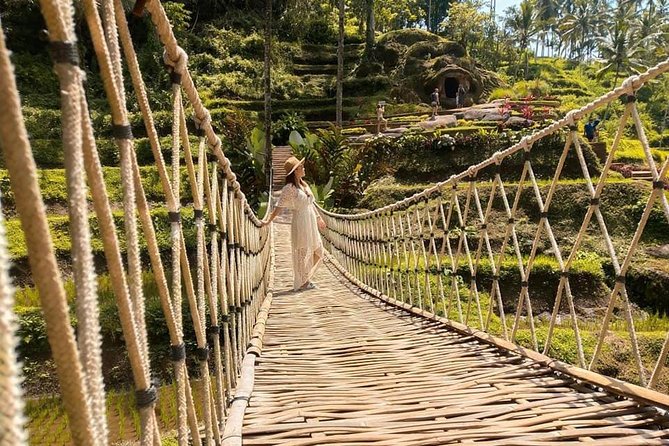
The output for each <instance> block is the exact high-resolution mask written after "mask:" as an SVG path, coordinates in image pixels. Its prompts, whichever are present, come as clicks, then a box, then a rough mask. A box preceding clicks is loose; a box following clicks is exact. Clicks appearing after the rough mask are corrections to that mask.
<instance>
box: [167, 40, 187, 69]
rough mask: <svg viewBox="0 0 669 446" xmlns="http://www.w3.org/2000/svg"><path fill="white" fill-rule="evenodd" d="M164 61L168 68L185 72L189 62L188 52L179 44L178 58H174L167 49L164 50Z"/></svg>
mask: <svg viewBox="0 0 669 446" xmlns="http://www.w3.org/2000/svg"><path fill="white" fill-rule="evenodd" d="M163 63H164V64H165V65H166V66H167V68H168V70H170V71H173V72H175V73H177V74H184V73H185V72H186V65H187V64H188V54H186V51H184V49H183V48H181V47H180V46H177V57H176V59H172V58H170V56H169V54H167V50H165V51H163Z"/></svg>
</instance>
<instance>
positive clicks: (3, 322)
mask: <svg viewBox="0 0 669 446" xmlns="http://www.w3.org/2000/svg"><path fill="white" fill-rule="evenodd" d="M5 54H6V49H5V46H4V33H3V32H2V30H1V27H0V72H2V71H3V68H4V64H3V61H2V59H3V57H4V56H5ZM2 81H4V78H3V77H1V76H0V82H2ZM0 90H1V89H0ZM3 111H4V110H3V109H2V106H0V112H3ZM1 144H2V134H0V145H1ZM0 198H1V197H0ZM9 262H10V258H9V253H8V252H7V238H6V233H5V219H4V214H3V213H2V203H0V401H2V405H0V431H1V432H2V441H3V442H4V443H6V444H7V445H23V444H27V443H28V435H27V433H26V431H25V418H24V415H23V411H24V404H23V399H22V396H23V391H22V389H21V380H22V377H21V368H20V367H19V364H20V363H19V358H18V350H17V349H18V346H19V342H18V341H19V340H18V337H17V336H16V331H17V327H18V324H17V321H16V319H17V318H16V315H15V314H14V286H13V285H12V281H11V278H10V277H9Z"/></svg>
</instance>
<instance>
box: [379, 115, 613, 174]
mask: <svg viewBox="0 0 669 446" xmlns="http://www.w3.org/2000/svg"><path fill="white" fill-rule="evenodd" d="M476 130H477V131H476V132H474V131H473V130H468V131H467V132H462V131H460V132H457V131H456V132H455V134H451V133H453V130H451V129H446V130H444V131H437V132H436V133H435V134H431V133H416V132H410V133H405V134H404V135H402V136H401V137H400V138H397V139H394V140H393V139H391V138H385V140H384V141H385V144H386V145H388V146H389V149H388V150H389V151H390V152H391V153H395V154H396V155H395V156H394V157H393V159H392V161H391V162H392V166H393V168H394V169H395V177H396V178H398V179H399V180H401V181H405V182H414V181H415V182H425V181H442V180H445V179H447V178H448V177H449V176H451V175H454V174H458V173H461V172H464V171H465V170H467V169H468V168H469V167H470V166H472V165H475V164H478V163H480V162H481V161H484V160H486V159H488V158H490V157H491V156H492V155H494V154H495V153H496V152H498V151H501V150H504V149H506V148H508V147H510V146H511V145H513V144H514V143H515V142H517V141H518V140H519V139H520V137H521V136H522V135H523V134H524V133H520V132H513V131H505V132H501V133H498V132H497V131H490V132H486V131H484V130H482V129H480V128H477V129H476ZM375 144H378V141H376V142H375ZM564 144H565V135H564V134H560V133H558V134H553V135H550V136H548V137H545V138H543V139H542V140H540V141H538V142H537V143H535V145H534V147H533V148H532V151H531V152H530V161H531V163H532V168H533V170H534V174H535V176H536V177H537V178H539V179H550V178H552V177H553V174H554V172H555V167H556V166H557V164H558V161H559V159H560V156H561V154H562V151H563V149H564ZM582 147H583V152H584V157H585V159H586V163H587V165H588V168H589V172H590V175H591V176H596V175H598V174H599V172H600V164H599V161H598V160H597V157H596V155H595V154H594V152H593V151H592V149H591V148H590V146H589V145H587V144H585V143H583V144H582ZM523 165H524V160H523V154H522V153H521V152H518V153H516V154H515V155H513V156H510V157H507V158H505V159H504V160H503V161H502V164H501V174H502V176H503V178H504V179H505V180H509V179H514V178H515V179H517V178H519V177H520V174H521V172H522V170H523ZM492 175H494V171H493V169H490V168H487V169H484V170H483V171H481V172H479V174H478V176H479V177H480V178H490V177H492ZM582 177H583V173H582V171H581V167H580V164H579V162H578V158H577V156H576V153H575V150H573V149H572V150H571V151H570V152H569V154H568V155H567V159H566V161H565V165H564V168H563V170H562V175H561V178H582Z"/></svg>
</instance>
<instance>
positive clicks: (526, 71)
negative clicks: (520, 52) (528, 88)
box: [525, 45, 530, 80]
mask: <svg viewBox="0 0 669 446" xmlns="http://www.w3.org/2000/svg"><path fill="white" fill-rule="evenodd" d="M529 48H530V46H529V45H525V80H527V76H528V75H529V74H530V55H529V52H530V50H529Z"/></svg>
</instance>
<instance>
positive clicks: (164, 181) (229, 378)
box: [0, 0, 273, 446]
mask: <svg viewBox="0 0 669 446" xmlns="http://www.w3.org/2000/svg"><path fill="white" fill-rule="evenodd" d="M146 6H147V9H148V10H149V11H150V13H151V17H152V20H153V21H154V23H155V24H156V25H157V28H158V30H159V34H160V37H161V39H162V40H163V43H164V44H165V46H166V51H165V55H164V59H165V63H166V65H167V66H168V67H169V71H170V79H171V83H172V94H173V107H172V114H173V125H172V166H171V169H168V167H167V165H166V163H165V161H164V159H163V157H162V152H161V148H160V143H159V139H158V133H157V131H156V128H155V125H154V122H153V118H152V111H151V109H150V106H149V101H148V96H147V92H146V88H145V84H144V81H143V79H142V74H141V71H140V69H139V65H138V63H137V56H136V53H135V50H134V47H133V43H132V40H131V38H130V32H129V29H128V24H127V21H126V17H125V11H124V9H123V5H122V2H121V1H120V0H103V1H102V2H100V4H98V3H97V2H95V1H93V0H84V2H83V7H84V8H83V9H84V15H85V18H86V22H87V24H88V27H89V30H90V34H91V40H92V42H93V47H94V49H95V53H96V56H97V59H98V65H99V66H100V71H101V77H102V80H103V85H104V89H105V93H106V95H107V99H108V101H109V103H110V106H111V112H112V122H113V134H114V139H115V141H116V144H117V146H118V149H119V153H120V155H121V156H120V159H121V163H120V164H121V180H122V192H123V211H124V215H125V216H126V218H124V219H123V222H124V228H123V232H124V235H125V245H126V250H125V257H126V258H125V261H124V258H123V257H124V255H123V252H122V251H121V249H120V246H121V245H120V243H119V238H118V235H117V228H116V226H115V224H114V221H113V218H112V212H111V203H110V202H109V196H108V194H107V191H106V189H105V183H104V178H103V173H102V168H101V164H100V159H99V156H98V151H97V147H96V145H95V135H94V131H93V127H92V124H91V119H90V114H89V110H88V105H87V102H86V99H85V88H84V84H83V74H82V72H81V70H80V68H79V66H78V64H79V62H78V56H77V54H76V36H75V35H74V26H73V19H72V14H73V11H74V9H73V7H72V4H70V3H67V2H65V3H63V2H56V1H55V0H44V1H43V2H42V3H41V8H42V11H43V13H44V15H45V19H46V23H47V27H48V31H49V38H50V48H51V50H52V56H53V58H54V65H55V67H56V73H57V74H58V76H59V80H60V83H61V95H62V104H63V106H62V116H63V135H64V142H63V144H64V147H65V151H66V154H65V160H66V162H65V170H66V174H67V184H68V197H69V201H68V204H69V206H68V210H69V212H70V226H71V233H72V240H73V241H72V244H73V248H72V258H73V261H74V265H73V266H74V277H73V280H74V283H75V295H76V302H77V319H78V326H77V331H78V335H77V340H78V344H79V345H78V346H77V343H76V342H75V337H74V333H73V331H72V329H71V323H70V317H69V314H68V307H67V301H66V296H65V290H64V286H63V279H62V278H61V274H60V271H59V270H58V266H57V263H56V258H55V254H54V250H53V246H52V242H51V236H50V234H49V230H48V226H47V219H46V212H45V206H44V203H43V201H42V199H41V195H40V191H39V187H38V183H37V169H36V165H35V162H34V159H33V158H32V152H31V149H30V144H29V141H28V137H27V132H26V130H25V125H24V123H23V119H22V116H21V107H20V102H19V97H18V91H17V88H16V83H15V80H14V77H13V72H12V67H11V63H10V61H9V52H8V50H7V48H6V46H5V43H4V34H3V35H1V36H0V37H2V38H1V39H0V86H1V87H2V92H3V95H2V98H0V145H1V146H2V150H3V153H4V155H5V163H6V166H7V169H8V171H9V176H10V182H11V187H12V190H13V192H14V194H15V197H16V200H17V202H16V210H17V213H18V215H19V217H20V220H21V223H22V227H23V229H24V232H25V237H26V245H27V247H28V251H29V261H30V264H31V270H32V274H33V279H34V282H35V285H36V288H37V290H38V292H39V294H40V298H41V301H42V309H43V312H44V315H45V319H46V324H47V334H48V340H49V343H50V345H51V348H52V352H53V355H54V360H55V362H56V364H57V372H58V377H59V382H60V386H61V392H62V397H63V403H64V406H65V410H66V413H67V415H68V417H69V419H70V423H69V426H70V430H71V438H72V441H73V442H74V444H81V445H104V444H108V442H109V432H108V428H107V425H106V423H107V421H106V420H107V419H106V407H105V393H104V385H103V381H102V374H101V352H100V344H101V339H100V329H99V322H98V317H99V312H98V308H97V296H96V295H97V290H96V285H95V276H94V273H93V264H92V255H91V252H92V250H91V246H90V238H91V237H90V228H89V227H88V225H89V223H88V205H87V202H86V182H87V183H88V187H89V188H90V192H91V198H92V203H93V209H94V211H95V214H96V216H97V220H98V224H99V228H100V234H101V238H102V244H103V248H104V254H105V257H106V260H107V268H108V271H109V275H110V278H111V283H112V288H113V290H114V294H115V296H116V303H117V307H118V310H119V316H120V320H121V326H122V331H123V336H124V339H125V341H126V346H127V349H128V356H129V359H130V365H131V369H132V376H133V380H134V383H135V388H136V401H137V405H138V409H139V412H140V420H141V432H140V433H139V434H140V440H141V444H142V445H147V446H148V445H159V444H161V433H160V431H159V425H158V424H159V423H158V420H157V418H156V414H155V412H154V407H155V403H156V396H157V389H156V387H155V384H154V383H153V381H152V379H151V368H150V364H149V349H150V347H151V346H150V345H149V342H148V338H147V331H146V326H145V318H144V309H145V302H144V296H143V290H142V282H141V274H142V263H141V260H140V232H139V231H140V230H141V233H142V235H143V238H144V241H145V243H146V247H147V251H148V255H149V260H150V267H151V270H152V271H153V273H154V276H155V280H156V285H157V290H158V294H159V297H160V302H161V306H162V310H163V313H164V315H165V320H166V323H167V329H168V332H169V343H170V345H171V360H172V363H173V366H174V379H175V382H176V386H175V391H176V401H177V441H178V444H180V445H187V444H194V445H200V444H220V443H221V441H222V437H223V423H224V422H225V419H226V417H227V416H228V410H229V408H230V406H231V405H234V404H233V403H234V401H235V400H234V399H233V392H234V389H235V388H237V387H238V386H239V385H240V381H238V377H239V376H240V373H242V369H243V368H244V367H243V361H242V359H243V356H244V353H245V352H247V349H248V351H250V352H255V353H253V354H252V356H253V355H256V356H257V355H258V354H259V351H260V350H259V347H258V342H259V341H258V339H259V336H260V335H261V334H262V327H263V326H264V318H266V316H267V311H268V308H267V305H269V303H271V292H270V286H271V284H270V280H271V271H272V267H273V263H272V258H273V257H272V240H271V238H272V235H271V234H272V233H271V230H270V228H269V227H262V226H261V224H260V221H259V220H258V218H257V217H256V216H255V214H254V213H253V210H252V209H251V207H250V206H249V204H248V202H247V200H246V197H245V196H244V194H243V192H242V191H241V189H240V184H239V182H237V181H236V177H235V174H234V173H233V172H232V170H231V167H230V162H229V160H228V159H227V158H226V157H225V155H224V154H223V152H222V149H221V140H220V138H218V136H216V134H215V133H214V130H213V127H212V125H211V118H210V115H209V112H208V111H207V110H206V109H205V108H204V106H203V105H202V102H201V100H200V98H199V95H198V93H197V90H196V89H195V86H194V83H193V81H192V78H191V76H190V73H189V72H188V69H187V65H186V62H187V56H186V54H185V52H184V51H183V50H181V49H180V48H179V47H178V46H177V44H176V41H175V40H174V36H173V34H172V32H171V28H170V26H169V22H168V20H167V17H166V15H165V11H164V10H163V8H162V6H161V5H160V3H159V2H157V1H150V2H148V4H147V5H146ZM122 54H123V56H124V59H125V62H126V64H127V68H128V72H129V73H130V77H131V82H132V86H133V88H134V91H135V96H136V97H137V100H138V103H139V108H140V110H141V112H142V116H143V118H144V124H145V127H146V131H147V135H148V137H149V141H150V144H151V148H152V151H153V154H154V157H155V164H156V168H157V171H158V174H159V177H160V181H161V185H162V188H163V193H164V196H165V206H166V207H167V210H168V213H167V214H168V218H169V223H170V234H171V241H172V246H171V257H170V263H171V265H170V271H171V274H170V275H171V283H170V284H168V280H167V279H168V275H167V274H166V272H165V266H164V263H163V262H164V259H165V258H166V257H162V258H161V252H160V250H159V245H158V239H157V236H156V231H155V228H154V221H153V218H154V217H153V216H152V213H151V210H152V209H151V206H150V205H149V203H148V201H147V198H146V195H145V192H144V189H143V185H142V182H141V175H140V170H139V166H138V163H137V159H136V155H135V151H134V143H133V137H132V131H131V128H130V125H129V121H128V110H127V107H126V94H125V87H124V79H123V72H124V71H123V60H122V58H121V55H122ZM182 91H185V92H186V97H185V98H183V97H182ZM184 99H186V101H187V102H189V103H190V104H191V105H192V106H193V110H194V112H195V116H194V126H195V128H196V131H197V136H198V137H199V142H198V145H197V151H196V155H197V157H196V159H194V158H195V157H194V156H193V155H194V154H193V150H192V148H191V142H190V139H189V130H188V126H187V113H186V106H185V104H184ZM208 149H209V150H208ZM207 152H209V153H207ZM212 154H213V158H211V155H212ZM181 160H183V161H184V162H185V170H186V172H187V175H188V183H189V186H190V192H191V193H190V195H191V197H192V200H193V201H192V207H193V215H194V225H195V232H196V249H195V252H194V253H189V252H188V251H187V248H186V243H185V237H184V233H183V229H184V223H183V222H182V218H181V217H182V214H183V213H182V210H181V205H182V200H181V198H180V196H179V191H180V184H179V183H180V176H181V172H182V167H181ZM136 217H139V218H136ZM205 220H206V222H207V224H205ZM0 248H1V246H0ZM193 257H194V258H195V261H196V265H195V268H194V269H191V266H190V261H191V260H192V259H193ZM3 259H5V256H2V255H1V253H0V260H3ZM5 260H6V259H5ZM6 270H7V265H6V263H3V262H1V261H0V286H1V287H2V289H1V290H0V292H2V294H1V295H0V326H2V327H5V328H6V329H7V330H5V329H3V333H2V337H0V341H2V342H1V344H0V366H1V367H0V390H1V391H2V396H3V397H4V398H3V401H7V402H8V404H7V405H6V406H5V407H3V409H2V410H0V415H2V417H1V420H0V426H2V428H3V431H2V433H1V434H0V437H1V438H2V440H3V441H0V443H2V444H11V445H14V444H24V443H25V438H26V436H25V432H24V430H23V426H22V423H23V419H22V417H21V413H20V409H21V407H22V405H21V400H20V398H19V394H20V393H19V389H18V388H17V382H18V376H17V375H18V372H17V370H16V360H15V359H12V358H14V357H13V352H14V342H15V341H14V338H13V336H12V331H10V330H9V329H10V328H11V327H12V317H13V316H12V313H11V299H10V295H9V291H8V290H9V288H8V287H9V283H8V282H7V280H5V279H6ZM3 277H5V279H3ZM184 292H185V297H186V302H187V307H188V315H189V317H190V319H191V323H192V326H193V328H194V331H195V342H196V344H197V349H196V351H195V352H194V356H195V358H196V359H197V362H198V363H199V375H200V377H199V379H200V381H201V388H202V392H201V396H202V400H201V401H200V402H199V404H198V405H199V408H200V410H199V411H198V410H196V401H195V398H194V395H195V394H194V392H193V391H192V389H191V381H190V379H189V376H188V370H187V368H186V361H185V359H186V348H185V344H184V321H183V320H182V300H183V299H182V293H184ZM268 302H269V303H268ZM263 305H264V306H263ZM261 309H262V311H261ZM207 313H208V316H209V323H208V324H207ZM259 314H260V318H261V320H260V322H259V324H260V325H259V327H260V328H257V327H256V329H255V330H256V331H254V327H255V326H256V321H257V318H258V317H259V316H258V315H259ZM258 330H260V331H258ZM258 333H260V335H259V334H258ZM210 346H211V348H212V349H213V355H212V354H210ZM247 356H249V355H248V354H247ZM246 362H248V361H246V360H245V362H244V364H245V363H246ZM5 364H6V366H5ZM212 372H213V378H212V376H211V373H212ZM242 378H243V377H242ZM242 387H243V386H242ZM237 390H238V391H239V389H237ZM198 412H199V413H201V415H202V420H198ZM5 433H7V435H6V436H5ZM189 434H190V435H189ZM5 439H8V441H9V442H8V443H7V442H5V441H4V440H5Z"/></svg>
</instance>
